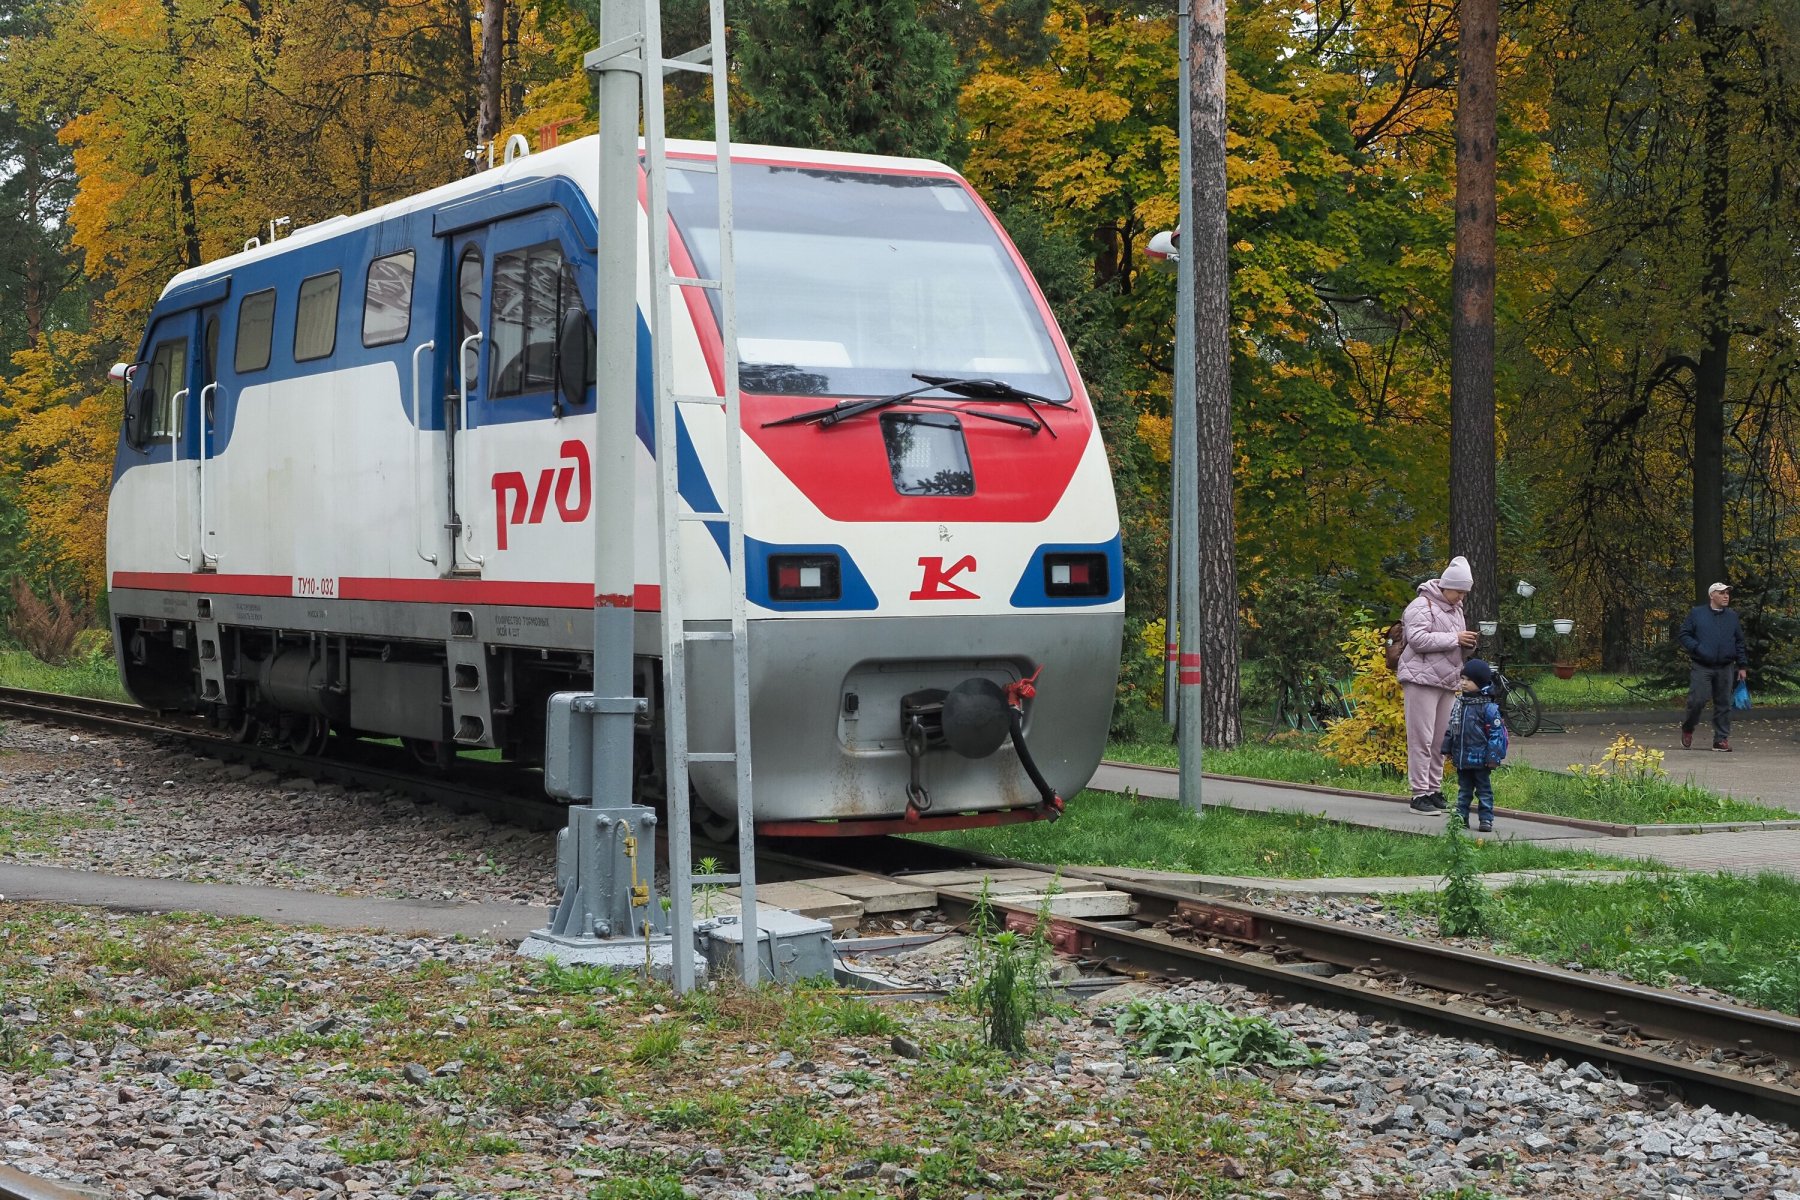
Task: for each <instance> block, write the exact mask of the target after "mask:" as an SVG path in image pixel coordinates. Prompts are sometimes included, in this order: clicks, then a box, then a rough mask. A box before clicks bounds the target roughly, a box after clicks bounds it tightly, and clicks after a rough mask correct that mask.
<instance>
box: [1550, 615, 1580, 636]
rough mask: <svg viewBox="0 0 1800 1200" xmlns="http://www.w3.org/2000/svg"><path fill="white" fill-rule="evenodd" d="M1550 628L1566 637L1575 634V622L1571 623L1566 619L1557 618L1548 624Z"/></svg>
mask: <svg viewBox="0 0 1800 1200" xmlns="http://www.w3.org/2000/svg"><path fill="white" fill-rule="evenodd" d="M1550 628H1552V629H1554V630H1556V632H1558V633H1560V634H1564V635H1565V636H1566V635H1568V634H1571V633H1574V632H1575V622H1574V621H1571V620H1570V619H1569V618H1568V617H1558V618H1556V620H1554V621H1552V622H1550Z"/></svg>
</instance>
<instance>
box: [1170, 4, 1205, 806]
mask: <svg viewBox="0 0 1800 1200" xmlns="http://www.w3.org/2000/svg"><path fill="white" fill-rule="evenodd" d="M1192 23H1193V16H1192V6H1191V5H1190V4H1189V3H1188V2H1187V0H1182V3H1181V4H1180V5H1178V6H1177V24H1178V25H1179V27H1180V31H1181V32H1180V46H1181V72H1180V74H1181V84H1180V91H1181V103H1180V110H1181V118H1180V119H1181V131H1180V133H1181V230H1182V232H1183V233H1185V234H1187V235H1188V237H1189V238H1190V239H1191V238H1192V236H1193V229H1194V223H1193V219H1192V218H1193V213H1192V212H1191V211H1190V209H1191V208H1192V205H1193V192H1194V166H1193V159H1194V155H1193V149H1194V147H1193V141H1194V113H1193V109H1194V99H1193V91H1194V89H1193V73H1194V65H1193V36H1192V29H1191V26H1192ZM1192 250H1193V247H1192V246H1189V247H1188V248H1187V249H1186V250H1185V251H1184V252H1183V253H1182V254H1181V255H1180V257H1179V258H1178V259H1177V260H1176V264H1175V269H1176V276H1175V277H1176V291H1175V296H1176V300H1175V421H1174V428H1173V429H1172V430H1171V431H1170V435H1171V439H1172V440H1173V442H1174V448H1173V449H1172V451H1171V452H1170V455H1169V458H1170V461H1171V462H1172V463H1173V464H1174V466H1175V481H1174V482H1175V509H1176V522H1175V524H1176V533H1175V537H1174V539H1173V540H1174V543H1175V550H1174V551H1173V553H1174V554H1175V555H1178V556H1180V557H1181V558H1184V559H1186V561H1185V562H1183V563H1181V565H1180V568H1179V576H1178V577H1179V580H1180V585H1179V588H1178V589H1177V590H1178V592H1179V604H1178V606H1177V607H1178V612H1177V617H1176V619H1177V622H1178V623H1179V625H1180V633H1181V640H1180V650H1179V658H1178V660H1177V675H1178V677H1179V681H1180V684H1179V687H1178V688H1177V692H1178V695H1177V704H1176V709H1177V719H1176V729H1175V745H1176V751H1177V755H1178V760H1179V762H1180V764H1181V783H1180V795H1181V805H1182V807H1183V808H1188V809H1192V810H1193V811H1194V813H1195V814H1196V815H1198V814H1199V812H1200V810H1201V809H1200V804H1201V800H1200V793H1201V773H1202V768H1203V762H1202V760H1203V757H1204V752H1203V751H1202V749H1201V745H1200V736H1201V735H1200V705H1201V703H1202V698H1201V694H1200V679H1201V670H1202V663H1201V661H1200V571H1199V568H1198V550H1199V548H1200V480H1199V473H1198V471H1196V470H1195V468H1196V466H1197V465H1198V463H1199V461H1200V438H1199V432H1200V420H1199V413H1198V412H1197V411H1196V410H1195V407H1194V382H1195V381H1194V255H1193V253H1192Z"/></svg>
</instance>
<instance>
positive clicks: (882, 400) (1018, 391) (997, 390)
mask: <svg viewBox="0 0 1800 1200" xmlns="http://www.w3.org/2000/svg"><path fill="white" fill-rule="evenodd" d="M913 378H914V379H917V380H919V381H921V382H922V383H924V385H925V386H924V387H917V388H913V389H912V390H911V391H905V392H896V393H894V394H893V395H891V396H877V397H874V398H873V399H868V400H845V401H843V402H842V403H839V404H834V405H832V406H831V407H830V408H820V409H814V410H813V411H811V412H803V413H796V414H794V415H793V416H791V417H782V418H780V419H778V420H774V421H764V422H763V428H764V429H767V428H769V427H770V426H771V425H817V426H819V427H820V428H826V427H829V426H832V425H836V424H837V423H838V422H839V421H847V420H849V419H850V418H851V417H860V416H862V415H863V414H864V413H869V412H875V411H876V410H877V409H883V408H891V407H893V406H894V405H896V404H904V403H906V402H907V401H908V400H915V399H917V400H918V402H919V403H921V404H923V403H930V402H931V401H940V402H941V401H942V400H943V399H944V398H943V397H938V396H925V395H924V394H925V393H926V392H935V391H944V392H950V393H952V394H953V395H956V396H959V397H961V398H962V399H965V400H996V401H1001V402H1003V403H1014V404H1023V405H1024V406H1025V407H1026V408H1029V409H1031V415H1032V416H1033V417H1034V418H1036V419H1035V420H1027V419H1026V418H1024V417H1015V416H1011V415H1010V414H1007V413H991V412H982V411H981V410H980V409H958V410H957V411H958V412H959V413H962V414H964V415H966V416H971V417H981V418H983V419H985V420H989V421H998V422H1000V423H1001V424H1004V425H1016V426H1018V427H1019V428H1021V429H1029V430H1030V431H1031V432H1032V433H1036V432H1037V431H1038V430H1040V429H1049V430H1050V436H1051V437H1055V436H1056V430H1054V429H1050V425H1049V423H1048V422H1046V421H1045V420H1044V419H1043V417H1042V416H1040V415H1039V414H1038V411H1037V408H1036V406H1037V405H1038V404H1049V405H1052V406H1054V407H1057V408H1067V407H1068V406H1069V403H1070V402H1069V401H1067V400H1051V399H1049V398H1048V397H1046V396H1040V395H1038V394H1037V393H1035V392H1027V391H1025V390H1024V389H1022V388H1016V387H1014V386H1012V384H1010V383H1003V382H1001V381H1000V380H998V379H958V378H957V377H955V376H954V375H918V374H915V375H914V376H913ZM920 397H923V399H918V398H920Z"/></svg>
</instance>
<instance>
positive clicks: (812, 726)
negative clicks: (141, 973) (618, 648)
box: [114, 592, 1120, 835]
mask: <svg viewBox="0 0 1800 1200" xmlns="http://www.w3.org/2000/svg"><path fill="white" fill-rule="evenodd" d="M134 600H135V603H133V601H134ZM114 603H115V618H114V634H115V645H116V646H117V653H118V658H119V666H120V674H121V678H122V679H123V681H124V683H125V685H126V688H127V690H128V691H130V693H131V694H132V695H133V696H134V697H135V698H136V699H137V700H138V701H139V703H141V704H143V705H145V706H146V707H148V708H152V709H158V710H164V711H180V712H189V713H196V714H200V715H203V716H205V717H206V718H207V719H209V720H210V721H211V722H212V723H213V724H214V725H215V726H216V727H217V728H220V729H222V730H226V731H229V732H230V733H231V734H232V735H233V736H235V737H238V738H241V739H245V740H253V739H266V740H269V741H272V742H276V743H278V744H282V745H285V746H287V747H289V748H291V749H293V750H295V751H297V752H300V753H319V752H322V751H323V750H324V749H325V747H326V744H327V742H328V741H329V739H330V737H331V735H333V734H336V735H339V736H342V737H370V738H399V739H401V740H402V741H403V742H404V743H405V744H406V745H407V746H408V747H409V748H410V749H411V750H412V752H413V753H414V755H416V756H417V757H418V758H419V759H420V760H421V761H424V762H425V763H427V764H430V765H435V766H439V767H445V768H448V767H449V766H450V765H451V764H452V763H453V761H454V759H455V755H456V753H457V752H458V751H462V750H474V749H498V750H499V751H500V752H501V755H502V756H503V757H504V758H506V759H508V760H510V761H516V762H519V763H523V764H536V763H539V762H541V760H542V756H543V752H544V736H545V718H546V710H547V702H548V699H549V697H550V696H551V695H552V694H553V693H555V692H559V691H586V690H587V689H588V687H589V686H590V680H591V657H590V654H589V653H588V652H587V651H586V650H584V649H576V648H575V647H579V646H586V645H587V644H588V639H589V638H591V627H590V626H588V625H587V623H586V622H585V621H582V620H581V617H582V616H583V615H584V614H581V613H579V612H578V611H576V612H571V613H567V614H559V613H556V612H554V611H551V610H542V609H537V610H530V609H502V608H498V607H493V608H475V609H448V610H447V609H445V608H444V607H442V606H435V605H416V606H415V605H376V604H368V605H366V606H365V605H364V604H361V603H358V602H336V603H334V604H333V605H331V606H330V609H329V612H330V615H331V617H332V618H333V623H334V624H335V625H337V626H338V627H337V628H334V629H319V628H314V629H307V628H304V627H296V626H300V625H301V619H302V618H306V617H308V616H311V615H313V614H314V613H318V612H323V611H326V610H324V609H323V608H321V607H320V606H318V605H316V603H313V602H308V601H304V600H300V599H298V598H296V599H289V598H287V597H271V598H261V599H244V598H232V597H220V598H219V599H218V604H219V606H220V608H221V610H222V611H220V613H219V614H218V616H219V617H220V618H223V619H217V620H215V619H214V616H213V613H212V608H213V605H212V603H210V602H209V601H208V600H207V599H205V598H197V597H194V596H192V595H184V594H169V593H163V594H151V597H150V599H149V602H145V601H144V600H141V599H137V598H136V597H130V598H128V597H126V596H121V595H120V594H119V593H117V592H115V594H114ZM309 604H312V608H311V610H310V611H309V610H308V605H309ZM132 608H136V610H137V612H136V613H133V612H132V611H131V609H132ZM146 609H148V610H149V612H157V611H159V610H160V611H161V612H163V613H165V614H167V615H164V616H150V615H145V610H146ZM446 615H448V616H449V618H450V620H449V625H448V628H447V629H446V626H445V618H446ZM234 618H235V619H234ZM315 619H317V618H315ZM253 621H255V622H256V623H254V624H253V623H252V622H253ZM287 621H292V624H286V622H287ZM277 622H283V623H282V624H277ZM363 622H366V624H367V629H366V630H361V629H359V628H358V626H359V623H363ZM639 624H640V628H639V630H638V633H637V638H638V643H637V645H636V646H635V648H634V649H635V651H636V661H637V671H636V675H637V682H636V686H635V691H636V692H637V694H638V695H640V696H645V697H649V698H650V700H651V703H650V705H649V715H648V716H647V717H646V718H645V719H644V720H643V721H642V723H641V724H640V727H639V732H640V740H639V743H638V747H637V749H638V753H637V756H636V760H637V761H636V769H637V772H638V782H637V793H638V797H639V799H640V800H642V801H643V802H646V803H660V802H661V801H662V799H663V794H664V791H665V788H664V785H663V775H664V771H663V757H664V753H663V752H664V738H663V728H662V710H663V705H662V696H661V674H660V660H659V659H658V658H657V657H656V656H655V651H656V650H657V648H658V637H657V630H656V620H655V616H654V614H649V613H646V614H641V620H640V623H639ZM346 626H347V627H349V628H350V629H351V630H352V631H350V632H345V631H344V628H345V627H346ZM1119 626H1120V621H1119V618H1118V616H1117V614H1107V613H1097V614H1093V615H1091V616H1076V615H1071V614H1057V615H1050V616H1040V615H1021V616H1015V617H1011V618H1008V619H1007V620H1006V622H1005V623H1004V625H1003V626H1002V625H1000V624H998V623H996V622H994V621H993V619H992V618H984V617H971V618H954V617H952V618H941V619H939V620H936V621H892V620H873V621H843V620H826V619H817V620H798V619H787V620H781V621H771V622H762V623H760V624H759V625H758V626H757V627H756V628H755V630H754V631H753V637H752V640H751V659H752V676H753V678H755V679H763V680H768V681H770V683H769V684H768V685H767V686H762V687H757V688H756V689H755V690H754V694H753V698H752V709H751V720H752V725H753V728H755V729H756V730H757V749H756V752H755V755H754V770H755V778H756V783H757V789H756V790H757V796H756V807H757V813H758V823H759V825H762V824H771V823H773V825H778V826H782V827H784V832H789V833H796V832H805V831H806V829H808V828H812V827H814V826H816V823H817V822H820V821H827V822H831V821H838V822H848V823H850V824H861V825H866V824H867V823H868V822H870V821H874V822H877V823H878V824H879V823H884V822H885V821H887V820H894V819H897V818H907V819H923V820H925V821H926V822H927V823H942V824H944V825H945V826H946V827H950V826H953V825H955V824H958V823H985V822H983V821H976V820H974V819H973V815H974V814H980V815H982V816H983V817H992V816H993V815H994V814H997V813H1008V814H1012V818H1011V819H1019V818H1024V817H1025V815H1026V814H1027V813H1028V812H1036V813H1037V814H1038V815H1051V813H1052V812H1053V811H1054V809H1056V808H1057V807H1060V801H1058V802H1057V803H1051V798H1052V794H1053V793H1059V794H1060V795H1072V794H1074V792H1075V791H1077V790H1079V789H1080V787H1081V786H1083V785H1085V783H1086V781H1087V778H1088V775H1089V774H1090V773H1091V771H1092V769H1093V764H1094V763H1096V762H1098V760H1099V757H1100V753H1101V750H1102V748H1103V741H1102V739H1103V738H1104V729H1105V725H1104V723H1103V722H1097V721H1095V720H1094V718H1093V715H1092V712H1093V708H1094V707H1095V704H1096V702H1098V703H1100V704H1104V703H1105V702H1106V701H1107V700H1109V699H1110V693H1111V689H1112V675H1111V673H1110V664H1111V663H1112V662H1115V661H1116V660H1117V654H1118V645H1119V634H1120V629H1119ZM415 627H416V628H415ZM396 629H399V630H401V631H403V632H405V633H408V634H420V635H423V636H395V634H394V631H395V630H396ZM997 631H999V632H1000V634H1001V636H1003V637H1004V638H1005V639H1006V641H1007V643H1008V644H1009V645H1010V646H1012V647H1013V650H1012V652H1011V653H1000V652H998V651H995V652H992V653H987V654H971V653H968V652H966V651H965V652H963V653H960V654H959V653H956V652H955V651H954V650H949V648H951V647H974V646H979V645H989V644H992V643H993V642H994V640H995V636H996V632H997ZM445 632H447V633H448V634H449V636H448V637H441V634H442V633H445ZM433 633H438V634H440V637H432V636H431V635H432V634H433ZM440 639H441V640H440ZM534 639H540V640H541V641H551V642H558V641H559V642H561V643H562V644H561V645H560V646H558V645H544V644H532V641H533V640H534ZM723 646H724V643H718V642H701V643H698V644H697V645H695V646H694V647H691V648H690V651H689V656H688V663H687V665H688V701H689V706H690V707H689V718H690V719H689V738H688V743H689V748H690V749H691V750H693V751H695V752H713V753H716V752H718V751H722V750H728V749H729V748H730V737H731V735H730V722H731V698H730V694H729V691H728V690H727V691H723V692H721V690H720V689H719V687H718V684H717V681H718V680H721V679H729V678H730V674H729V662H728V660H726V659H723V658H721V657H720V656H721V655H722V654H723V653H725V650H724V649H722V647H723ZM1034 646H1041V647H1046V648H1049V647H1055V649H1056V652H1057V658H1056V660H1055V663H1054V665H1053V666H1051V667H1049V668H1047V669H1045V670H1044V678H1043V679H1042V680H1041V681H1040V682H1039V683H1038V685H1037V690H1038V691H1040V692H1041V694H1037V695H1035V696H1034V695H1033V690H1032V689H1030V688H1029V687H1028V686H1027V685H1028V683H1029V680H1030V678H1031V677H1032V676H1033V674H1034V673H1035V672H1037V671H1038V670H1039V667H1040V665H1041V664H1042V663H1043V661H1044V660H1043V659H1042V658H1041V657H1039V654H1041V653H1043V652H1042V651H1039V652H1038V653H1032V652H1031V651H1030V649H1029V648H1030V647H1034ZM947 650H949V652H948V653H947ZM1021 694H1022V695H1023V696H1024V697H1025V698H1024V699H1023V700H1019V701H1017V704H1018V707H1019V711H1018V713H1017V716H1018V718H1019V720H1018V722H1017V723H1018V725H1019V730H1018V735H1017V736H1010V735H1009V733H1008V729H1007V726H1008V720H1009V718H1008V713H1009V712H1011V711H1012V705H1013V704H1014V700H1013V697H1015V696H1017V695H1021ZM952 709H956V710H958V711H959V712H961V713H962V717H961V718H960V721H961V725H960V727H959V726H958V725H955V724H947V723H946V713H948V712H950V711H951V710H952ZM821 735H823V736H821ZM1033 753H1035V755H1036V756H1037V758H1038V760H1039V761H1038V763H1037V764H1036V766H1033V765H1032V764H1031V761H1030V760H1031V758H1032V755H1033ZM1039 768H1041V775H1040V774H1039ZM690 771H691V781H692V784H693V787H694V790H695V793H696V796H697V797H699V799H698V800H696V802H695V803H694V812H695V814H696V816H697V817H698V818H700V820H701V822H702V825H703V826H714V825H716V826H717V827H718V829H717V831H716V832H717V833H718V834H720V835H723V834H724V833H725V832H727V831H728V830H727V827H728V826H729V824H730V823H731V821H732V820H733V819H734V816H733V814H735V811H736V789H735V786H734V783H733V779H732V775H731V768H730V767H729V765H720V764H718V763H716V762H706V763H696V764H693V765H692V766H691V768H690ZM964 817H969V818H971V819H969V820H967V821H964V820H961V819H960V818H964ZM823 828H824V829H831V828H834V827H831V826H826V827H823ZM842 828H843V830H844V831H845V832H849V831H850V825H845V826H843V827H842ZM865 831H866V830H865Z"/></svg>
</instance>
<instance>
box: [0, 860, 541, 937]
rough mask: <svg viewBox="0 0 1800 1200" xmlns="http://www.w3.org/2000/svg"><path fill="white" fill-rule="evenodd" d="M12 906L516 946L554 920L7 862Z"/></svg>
mask: <svg viewBox="0 0 1800 1200" xmlns="http://www.w3.org/2000/svg"><path fill="white" fill-rule="evenodd" d="M7 901H38V902H42V903H49V904H82V905H87V904H91V905H96V906H98V907H101V908H110V909H115V910H117V911H121V912H204V913H213V914H215V915H217V916H223V917H258V918H261V919H262V920H265V921H270V922H273V923H275V924H278V925H325V926H329V927H331V928H334V929H380V930H383V931H385V932H388V933H398V934H408V933H433V934H442V935H446V936H455V935H458V934H461V935H463V936H465V937H485V938H494V939H495V940H498V941H509V942H519V941H523V940H524V939H525V938H526V936H528V935H529V934H530V933H531V932H532V931H533V930H536V929H541V928H543V927H544V925H545V924H546V923H547V922H548V920H549V917H550V910H549V909H547V908H544V907H543V906H541V905H528V904H466V903H461V902H453V901H436V902H434V901H431V900H383V899H378V898H375V897H371V896H334V895H328V894H325V893H322V892H290V891H287V890H285V889H282V888H270V887H253V886H247V885H241V884H218V883H187V882H185V881H183V880H179V879H140V878H136V877H132V876H124V875H102V874H100V873H99V872H97V871H78V870H72V869H70V868H66V867H35V866H22V865H20V864H17V863H6V862H0V919H3V918H4V914H5V912H6V902H7Z"/></svg>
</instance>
